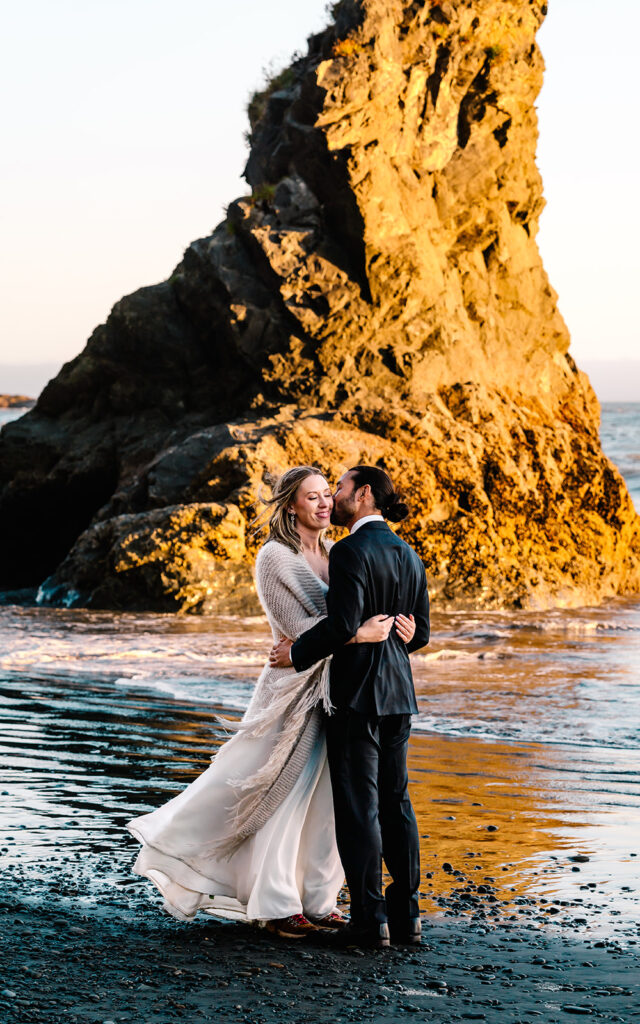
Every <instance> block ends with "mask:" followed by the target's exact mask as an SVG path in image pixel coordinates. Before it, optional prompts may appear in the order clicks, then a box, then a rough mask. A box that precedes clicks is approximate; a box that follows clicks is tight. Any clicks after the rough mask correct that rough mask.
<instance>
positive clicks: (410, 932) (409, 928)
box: [390, 917, 422, 946]
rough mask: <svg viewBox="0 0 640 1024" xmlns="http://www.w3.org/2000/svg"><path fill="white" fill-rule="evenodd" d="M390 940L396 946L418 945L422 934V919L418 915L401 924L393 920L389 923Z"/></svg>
mask: <svg viewBox="0 0 640 1024" xmlns="http://www.w3.org/2000/svg"><path fill="white" fill-rule="evenodd" d="M390 932H391V941H392V942H393V943H394V945H398V946H419V945H420V942H421V936H422V921H421V920H420V918H419V917H411V918H409V920H408V921H405V922H404V923H403V924H398V923H397V922H395V921H394V922H393V923H391V925H390Z"/></svg>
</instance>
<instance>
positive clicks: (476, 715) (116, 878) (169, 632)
mask: <svg viewBox="0 0 640 1024" xmlns="http://www.w3.org/2000/svg"><path fill="white" fill-rule="evenodd" d="M11 412H12V413H13V412H14V411H13V410H11ZM602 438H603V445H604V447H605V450H606V451H607V453H608V454H609V455H610V457H611V458H612V459H613V460H614V461H615V462H616V464H617V465H618V466H619V467H620V469H621V471H622V472H623V473H624V475H625V478H626V479H627V481H628V483H629V486H630V488H631V490H632V493H633V495H634V500H635V502H636V507H640V405H607V406H605V407H604V408H603V425H602ZM432 636H433V639H432V642H431V643H430V645H429V647H428V648H426V649H425V650H424V651H423V652H420V653H418V654H416V655H414V656H413V658H412V661H413V668H414V675H415V681H416V691H417V695H418V705H419V714H418V715H417V716H416V719H415V721H414V738H413V742H412V753H411V769H412V787H413V790H412V791H413V797H414V802H415V805H416V808H417V812H418V817H419V824H420V832H421V836H422V855H423V862H424V863H426V864H427V865H429V864H430V863H431V862H433V864H434V865H437V864H438V863H440V862H441V861H442V860H449V861H450V862H452V863H454V864H455V863H462V862H463V859H464V858H465V857H471V856H473V855H474V851H479V853H478V856H480V855H481V856H482V866H483V867H484V869H485V870H486V871H487V874H488V876H490V877H497V875H498V872H500V880H501V883H502V885H503V890H502V895H501V900H500V901H499V903H500V906H503V911H502V912H503V913H504V914H507V910H509V912H510V913H511V912H513V911H514V910H515V911H516V913H515V915H514V916H517V914H518V913H520V912H521V910H522V906H521V904H522V901H523V900H526V898H528V895H531V894H535V895H536V898H537V897H541V898H543V899H545V900H547V899H548V900H551V899H556V900H557V901H559V909H561V908H562V905H563V903H564V904H566V906H568V907H569V906H572V907H574V908H575V907H577V906H580V907H581V908H582V909H581V912H583V913H584V915H585V916H584V920H585V922H587V923H586V924H585V927H586V928H588V929H590V930H591V932H592V933H595V931H596V929H597V928H605V930H606V929H607V928H608V929H609V931H611V930H618V931H620V930H624V929H625V928H626V929H627V934H634V935H636V934H640V902H639V901H638V898H637V892H636V881H637V863H638V861H637V860H634V857H636V855H637V854H639V853H640V768H639V764H638V761H639V756H638V755H639V752H640V600H615V601H611V602H608V603H607V604H605V605H602V606H601V607H598V608H583V609H572V610H562V611H551V612H537V613H533V612H527V613H523V612H517V613H507V612H481V613H477V612H473V613H462V612H456V613H442V612H436V613H434V615H433V620H432ZM269 646H270V636H269V631H268V628H267V623H266V620H265V618H264V617H262V616H259V617H251V618H242V617H238V616H235V617H233V616H230V617H224V616H217V617H215V618H213V617H211V618H207V617H197V618H195V617H194V618H190V617H178V616H172V615H155V614H122V613H109V612H91V611H84V610H81V609H75V610H68V609H54V608H22V607H16V606H5V607H0V724H1V733H0V792H2V794H3V799H2V802H1V803H0V853H2V856H3V858H4V859H5V860H6V861H7V863H9V864H10V865H11V868H12V870H13V872H14V875H13V877H14V879H15V878H16V877H18V875H20V874H21V877H24V879H25V885H27V884H28V885H29V886H31V887H32V888H34V887H35V888H34V891H41V892H42V893H44V894H45V896H46V894H47V893H48V894H49V896H50V892H51V887H50V886H51V878H52V877H55V878H56V879H58V880H59V878H60V874H61V873H62V875H63V876H64V877H66V878H71V877H72V876H73V878H74V879H75V881H74V883H73V886H72V887H71V889H70V893H71V895H70V896H69V898H81V899H83V900H86V901H87V904H88V905H89V904H90V903H91V900H92V899H100V898H101V899H105V900H107V901H108V900H110V899H114V898H116V895H114V894H119V893H121V890H122V889H123V888H124V889H125V890H126V891H127V892H129V891H130V890H129V888H128V887H130V886H131V885H132V884H133V885H135V884H137V883H135V881H134V880H132V877H131V875H130V870H129V866H130V861H131V857H132V855H133V853H134V846H135V844H133V845H132V841H131V839H130V837H129V836H128V835H126V834H125V833H124V830H123V826H124V823H125V821H126V820H128V819H129V818H130V817H133V816H134V815H135V814H138V813H141V812H142V811H144V810H145V809H149V808H150V807H153V806H157V805H158V804H159V803H160V802H162V801H163V800H164V799H166V798H167V795H168V794H170V793H172V792H175V791H176V790H177V789H179V788H180V787H181V786H182V785H184V784H185V783H186V782H188V781H189V780H190V779H191V778H193V777H194V776H195V775H196V774H198V773H199V772H200V771H202V769H203V767H206V765H207V764H208V763H209V759H210V756H211V753H212V752H213V751H214V750H215V749H216V747H217V745H218V744H219V743H220V742H221V741H222V740H223V738H224V737H223V734H222V732H221V730H220V728H219V726H218V725H217V723H216V721H215V718H214V715H215V713H216V712H217V711H219V710H223V711H225V712H228V713H233V712H234V710H235V711H238V712H239V711H241V710H242V709H243V708H244V707H245V706H246V704H247V702H248V700H249V698H250V694H251V691H252V687H253V684H254V682H255V679H256V678H257V676H258V675H259V673H260V670H261V668H262V665H263V664H264V660H265V657H266V654H267V651H268V648H269ZM488 822H489V823H491V825H492V830H491V832H487V823H488ZM494 829H495V831H494ZM576 853H579V854H580V855H581V857H583V858H586V859H583V860H581V861H580V862H579V865H578V864H577V863H575V862H573V863H572V862H570V859H569V858H570V856H572V855H575V854H576ZM478 865H480V861H478ZM45 866H46V868H45ZM432 874H433V875H434V878H433V879H432V881H431V882H429V886H430V887H431V888H429V889H428V890H425V896H424V901H425V902H424V904H423V905H424V907H425V909H426V910H428V911H431V912H434V913H438V912H441V909H442V908H441V904H440V903H439V902H438V901H439V900H440V898H441V897H442V896H443V893H444V892H445V888H446V884H448V882H446V879H445V880H440V881H439V880H438V878H439V876H438V875H437V872H432ZM447 877H448V876H447ZM47 879H49V881H48V882H47ZM56 884H58V882H56ZM140 885H141V886H143V889H142V890H141V891H144V892H148V890H147V889H145V888H144V883H140ZM38 887H40V888H38ZM105 887H106V888H105ZM131 891H132V890H131ZM514 893H515V894H516V895H515V896H514V895H513V894H514ZM96 894H97V895H96ZM100 894H101V895H100ZM542 894H544V896H543V895H542ZM49 896H46V898H49ZM150 898H151V896H150ZM514 900H515V902H516V903H517V904H518V906H515V907H514V906H513V905H510V902H509V901H511V902H512V903H513V901H514ZM439 908H440V909H439ZM574 913H575V910H574ZM561 917H562V915H561V914H559V917H558V920H559V921H560V920H561ZM554 920H555V918H554ZM629 929H631V931H629ZM636 929H637V930H636Z"/></svg>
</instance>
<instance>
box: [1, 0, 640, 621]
mask: <svg viewBox="0 0 640 1024" xmlns="http://www.w3.org/2000/svg"><path fill="white" fill-rule="evenodd" d="M545 10H546V8H545V6H544V5H543V4H540V3H537V2H535V0H534V2H531V3H529V2H524V0H467V2H465V0H459V2H456V3H455V4H454V3H445V2H443V3H440V4H433V3H429V2H419V0H415V2H413V3H411V4H409V3H406V2H401V0H360V2H357V0H343V2H342V3H338V4H336V5H334V9H333V17H334V22H333V23H332V24H331V25H330V26H329V27H328V28H327V29H326V30H325V31H324V32H322V33H320V34H318V35H316V36H313V37H311V38H310V39H309V48H308V53H307V54H306V55H305V56H304V57H300V58H297V59H296V60H294V62H293V63H292V65H291V67H290V68H288V69H286V70H285V71H283V72H282V73H281V74H280V75H278V76H277V77H276V78H275V79H274V80H273V81H272V82H270V83H269V84H268V85H267V87H266V88H265V89H264V90H263V92H261V93H258V94H256V95H255V96H254V97H253V98H252V100H251V103H250V105H249V114H250V120H251V134H250V144H251V152H250V156H249V159H248V163H247V167H246V169H245V176H246V178H247V181H248V182H249V184H250V186H251V190H252V192H251V195H250V196H246V197H244V198H241V199H238V200H236V201H235V202H232V203H231V204H230V205H229V207H228V210H227V217H226V220H225V221H224V222H223V223H222V224H220V225H219V226H218V227H217V228H216V229H215V231H214V232H213V234H212V235H211V236H210V237H208V238H203V239H200V240H198V241H196V242H194V243H193V244H192V245H191V246H190V247H189V248H188V249H187V251H186V253H185V255H184V258H183V260H182V262H181V263H180V264H179V265H178V267H177V268H176V269H175V271H174V273H173V274H172V275H171V277H170V278H169V279H168V280H167V281H166V282H164V283H162V284H160V285H157V286H154V287H151V288H144V289H142V290H141V291H139V292H136V293H135V294H134V295H131V296H128V297H126V298H124V299H122V300H121V301H120V302H119V303H117V304H116V306H115V307H114V309H113V311H112V313H111V315H110V317H109V319H108V321H107V323H106V324H104V325H101V326H100V327H98V328H97V330H96V331H95V332H94V334H93V336H92V337H91V339H90V340H89V342H88V344H87V347H86V349H85V351H84V352H83V353H82V354H81V355H80V356H78V358H77V359H75V360H74V361H73V362H72V363H70V364H67V366H65V367H64V368H63V370H62V371H61V373H60V374H59V375H58V377H57V378H56V379H55V380H54V381H52V382H51V383H50V384H49V385H48V386H47V388H46V389H45V391H44V392H43V394H42V395H41V396H40V399H39V401H38V404H37V407H36V409H35V410H33V411H32V412H30V413H29V414H28V415H27V416H25V417H23V418H22V419H21V420H20V421H18V422H16V423H13V424H10V425H9V426H7V427H5V428H4V431H3V435H2V441H1V442H0V479H1V480H2V483H3V487H4V489H3V491H2V497H1V499H0V525H1V526H2V528H3V530H4V531H5V532H6V531H7V530H9V531H10V532H11V533H12V535H13V536H16V537H17V538H18V543H17V545H16V549H15V557H13V556H10V557H9V559H8V561H7V563H6V564H5V566H4V567H3V569H2V571H3V573H4V580H3V581H2V582H3V585H5V586H13V587H19V586H26V585H30V584H31V585H32V584H34V583H38V582H40V581H41V580H42V579H43V577H44V576H46V575H47V574H50V573H52V574H53V575H52V577H51V578H50V579H49V580H48V582H47V586H46V587H45V588H44V590H43V594H44V596H45V599H50V600H55V601H57V600H65V599H66V600H67V601H69V600H71V601H73V602H81V603H82V602H85V603H89V604H93V605H101V606H105V605H106V606H112V605H114V604H116V606H118V607H148V608H156V607H162V608H166V607H174V608H178V609H182V610H215V609H217V608H219V607H220V606H221V603H222V604H223V603H224V601H225V600H230V601H235V599H236V597H237V598H238V599H240V595H241V600H242V602H243V603H244V605H243V606H244V607H247V608H250V607H253V606H255V598H254V597H252V596H251V589H250V584H249V583H248V577H246V575H245V576H243V567H245V568H246V566H247V565H249V564H250V562H251V560H252V557H253V553H254V551H255V547H256V544H257V540H256V539H255V537H253V536H252V534H251V532H250V531H246V530H245V524H246V523H248V522H249V521H250V520H251V518H252V517H253V515H254V504H255V501H256V497H257V496H258V494H259V491H260V488H261V487H262V486H263V484H264V481H265V480H266V479H268V476H269V475H270V474H276V473H279V472H280V471H282V470H284V469H285V468H287V467H288V466H290V465H293V464H296V463H308V462H312V463H316V464H318V465H319V466H320V467H321V468H322V469H323V471H324V472H325V473H326V474H327V475H328V476H329V478H330V479H335V478H336V477H337V476H338V475H339V474H340V473H341V472H343V471H344V470H345V469H347V468H348V467H349V466H352V465H355V464H357V463H360V462H372V463H379V464H382V465H384V466H385V467H386V468H387V469H388V471H389V472H390V473H391V475H392V477H393V478H394V480H395V482H396V484H397V485H398V486H399V487H400V488H401V489H402V490H403V491H404V493H405V496H406V498H407V501H408V503H409V505H410V507H411V509H412V513H411V516H410V518H409V519H408V520H407V521H406V523H404V524H402V526H401V528H400V532H401V534H402V536H404V537H405V538H406V539H407V540H408V541H410V543H412V544H413V545H414V546H415V547H416V549H417V550H418V551H419V553H420V555H421V556H422V558H423V559H424V562H425V565H426V567H427V572H428V576H429V579H430V583H431V588H432V592H433V594H434V596H435V598H436V599H437V600H439V601H441V602H443V603H450V604H462V605H476V606H484V607H498V606H511V607H548V606H555V605H571V604H575V605H577V604H585V603H595V602H598V601H601V600H602V599H604V598H606V597H608V596H612V595H615V594H622V593H631V592H635V591H637V590H638V589H640V540H639V531H638V518H637V516H636V514H635V512H634V509H633V506H632V503H631V500H630V498H629V495H628V493H627V490H626V487H625V485H624V482H623V480H622V478H621V476H620V474H619V473H618V472H617V470H616V469H615V468H614V467H613V466H612V465H611V463H610V462H609V461H608V460H607V459H606V458H605V457H604V455H603V453H602V450H601V447H600V442H599V434H598V430H599V409H598V404H597V401H596V399H595V396H594V394H593V391H592V390H591V387H590V385H589V382H588V380H587V378H586V376H585V375H584V374H582V373H581V372H580V371H579V370H578V369H577V367H576V366H575V364H574V362H573V360H572V359H571V357H570V356H569V355H568V348H569V336H568V332H567V329H566V327H565V324H564V322H563V320H562V318H561V316H560V313H559V311H558V308H557V305H556V295H555V293H554V292H553V289H552V288H551V286H550V285H549V282H548V280H547V276H546V273H545V271H544V268H543V266H542V262H541V259H540V254H539V252H538V248H537V245H536V240H535V239H536V233H537V229H538V218H539V215H540V212H541V210H542V207H543V204H544V201H543V198H542V183H541V180H540V175H539V173H538V170H537V168H536V165H535V147H536V140H537V125H536V114H535V107H534V104H535V99H536V96H537V93H538V91H539V89H540V86H541V82H542V71H543V65H542V59H541V56H540V53H539V51H538V49H537V46H536V43H535V34H536V31H537V29H538V27H539V25H540V22H541V20H542V17H543V14H544V12H545ZM45 505H46V509H47V520H46V530H38V529H36V526H37V524H38V523H39V522H40V520H41V519H42V517H43V515H44V511H43V509H44V506H45ZM176 506H183V511H182V512H177V511H176ZM190 506H193V509H192V511H191V512H189V511H186V509H189V507H190ZM214 506H215V508H216V509H222V511H221V512H216V513H215V516H219V518H218V519H216V518H215V516H213V518H211V516H212V513H207V515H208V516H209V518H207V520H206V522H207V525H206V528H204V527H203V534H202V538H201V542H200V541H199V542H198V543H196V544H195V546H194V543H193V531H194V528H193V523H200V522H203V521H204V520H203V518H202V517H203V516H204V515H205V513H204V512H203V511H202V510H203V509H204V508H207V507H208V508H213V507H214ZM225 510H227V511H226V512H225ZM176 517H178V518H176ZM180 517H183V518H182V519H181V518H180ZM179 519H180V522H178V520H179ZM185 523H186V524H187V525H184V524H185ZM230 523H233V524H235V526H234V529H236V527H237V532H236V534H234V540H233V544H232V545H231V546H232V547H233V551H231V550H230V547H229V543H230V542H229V538H228V532H229V529H230ZM189 524H191V525H189ZM216 524H219V525H216ZM241 524H242V525H241ZM127 530H130V535H129V534H127V532H126V531H127ZM96 531H97V534H96ZM196 532H197V531H196ZM142 535H144V538H145V539H144V542H142V541H140V536H142ZM96 536H99V538H100V542H99V543H97V542H96ZM190 538H191V539H190ZM225 538H226V539H225ZM141 545H142V547H141ZM142 548H144V551H142ZM141 552H142V553H141ZM185 552H186V553H185ZM134 553H135V557H134ZM47 595H48V596H47ZM116 595H117V598H116Z"/></svg>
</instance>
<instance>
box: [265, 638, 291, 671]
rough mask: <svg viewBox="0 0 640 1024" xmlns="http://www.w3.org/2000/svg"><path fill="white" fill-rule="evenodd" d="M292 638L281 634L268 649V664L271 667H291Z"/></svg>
mask: <svg viewBox="0 0 640 1024" xmlns="http://www.w3.org/2000/svg"><path fill="white" fill-rule="evenodd" d="M292 646H293V640H289V639H288V637H286V636H281V637H280V639H279V640H278V643H277V644H274V645H273V647H272V648H271V650H270V651H269V665H270V666H271V668H291V656H290V652H291V648H292Z"/></svg>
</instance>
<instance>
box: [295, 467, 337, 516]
mask: <svg viewBox="0 0 640 1024" xmlns="http://www.w3.org/2000/svg"><path fill="white" fill-rule="evenodd" d="M290 508H291V509H292V511H293V512H295V514H296V522H297V524H298V525H299V526H306V527H307V529H309V530H324V528H325V527H326V526H328V525H329V519H330V516H331V509H332V508H333V498H332V497H331V488H330V487H329V484H328V483H327V481H326V480H325V478H324V477H323V476H319V475H318V474H314V475H313V476H308V477H306V479H305V480H303V481H302V483H301V484H300V486H299V487H298V490H297V491H296V493H295V497H294V499H293V501H292V503H291V506H290Z"/></svg>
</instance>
